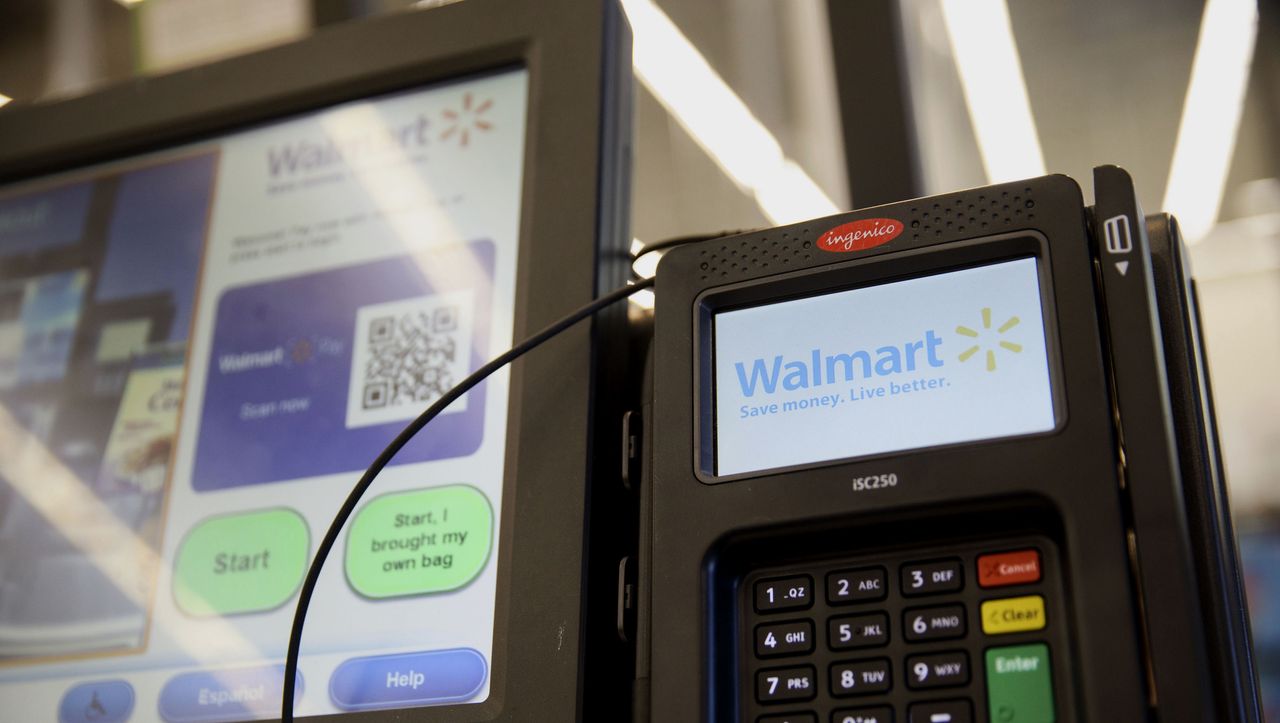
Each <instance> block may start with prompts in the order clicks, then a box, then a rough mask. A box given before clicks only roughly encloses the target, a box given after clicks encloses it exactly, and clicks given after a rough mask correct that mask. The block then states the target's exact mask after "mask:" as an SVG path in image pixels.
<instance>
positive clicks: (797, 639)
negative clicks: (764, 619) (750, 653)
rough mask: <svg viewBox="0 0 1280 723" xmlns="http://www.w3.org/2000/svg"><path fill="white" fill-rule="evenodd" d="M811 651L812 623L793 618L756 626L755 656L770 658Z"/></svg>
mask: <svg viewBox="0 0 1280 723" xmlns="http://www.w3.org/2000/svg"><path fill="white" fill-rule="evenodd" d="M809 652H813V623H812V622H809V621H808V620H793V621H791V622H785V623H769V624H767V625H757V626H756V656H757V657H760V658H771V657H774V656H781V655H801V654H803V653H809Z"/></svg>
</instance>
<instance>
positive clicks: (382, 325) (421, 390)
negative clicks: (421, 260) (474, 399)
mask: <svg viewBox="0 0 1280 723" xmlns="http://www.w3.org/2000/svg"><path fill="white" fill-rule="evenodd" d="M473 313H474V308H473V306H472V295H471V293H470V292H467V291H458V292H450V293H444V294H434V295H432V296H422V297H417V298H413V299H404V300H402V301H392V302H388V303H385V304H373V305H371V306H364V307H361V308H360V309H358V310H357V311H356V328H355V349H354V353H353V354H352V360H351V362H352V363H351V384H350V387H349V391H348V395H347V427H364V426H368V425H371V424H385V423H387V422H394V421H402V420H406V419H412V418H413V417H416V416H418V414H420V413H421V412H422V411H423V410H424V409H426V408H427V407H428V406H429V405H430V404H431V403H432V402H434V401H435V400H437V399H439V398H440V397H441V396H442V395H443V394H444V393H445V392H447V391H449V389H450V388H452V387H453V386H454V385H455V384H457V383H458V382H460V381H462V380H463V379H464V378H466V376H467V374H469V373H470V372H471V327H472V316H473ZM466 408H467V397H466V395H463V396H462V397H461V398H460V399H458V400H457V401H455V402H454V403H453V404H451V405H449V407H448V409H446V410H445V411H444V413H445V414H449V413H455V412H461V411H465V410H466Z"/></svg>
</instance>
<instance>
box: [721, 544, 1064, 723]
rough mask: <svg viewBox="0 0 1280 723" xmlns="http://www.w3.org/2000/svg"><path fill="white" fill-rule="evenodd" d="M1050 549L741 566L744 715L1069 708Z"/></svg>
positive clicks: (1042, 717)
mask: <svg viewBox="0 0 1280 723" xmlns="http://www.w3.org/2000/svg"><path fill="white" fill-rule="evenodd" d="M1056 561H1057V548H1056V545H1055V544H1054V543H1053V542H1051V541H1050V540H1048V539H1046V538H1042V537H1038V536H1035V537H1027V538H1012V539H1001V540H995V541H988V542H965V543H960V544H951V545H940V546H937V547H933V548H915V549H910V548H906V549H901V550H895V551H892V552H890V553H887V554H882V555H875V554H871V555H868V554H861V555H858V556H856V557H854V556H850V557H847V558H843V559H834V560H832V561H829V562H823V563H821V564H813V565H789V566H780V567H773V568H765V569H761V570H758V571H755V572H752V573H750V574H748V575H747V577H746V579H745V580H744V583H745V584H744V585H743V586H742V587H741V588H740V589H742V590H743V592H744V595H743V596H742V598H741V601H742V602H741V607H740V608H739V609H740V611H741V612H740V613H739V614H740V615H741V616H742V620H743V623H744V624H743V625H742V627H741V630H742V631H743V632H742V635H743V636H744V639H743V641H742V643H741V645H742V647H741V649H742V650H743V651H744V654H745V657H744V658H743V659H742V660H741V661H740V663H739V665H740V670H741V671H742V675H744V676H745V677H744V678H743V680H744V681H745V683H746V684H745V685H744V701H743V705H744V709H743V712H744V717H743V720H744V721H747V723H819V722H821V723H826V722H827V721H830V722H831V723H893V722H895V721H897V723H902V722H903V721H906V722H907V723H916V722H919V723H972V721H997V720H998V721H1002V723H1003V722H1004V721H1008V722H1009V723H1018V722H1019V721H1030V720H1036V721H1054V720H1067V719H1069V717H1070V715H1071V710H1070V704H1069V703H1065V704H1064V703H1063V700H1064V698H1066V697H1067V696H1065V695H1063V694H1062V691H1063V690H1069V687H1065V686H1069V685H1070V680H1069V679H1068V676H1069V675H1070V671H1069V667H1068V665H1067V661H1066V656H1067V650H1068V648H1067V640H1068V634H1069V631H1068V630H1067V629H1066V627H1065V619H1066V618H1065V615H1064V612H1065V602H1064V598H1063V591H1062V585H1061V581H1060V580H1059V579H1058V578H1057V577H1056V576H1055V570H1057V569H1059V568H1058V566H1057V562H1056ZM1058 686H1063V687H1058ZM1063 705H1066V706H1067V707H1066V708H1063V707H1062V706H1063Z"/></svg>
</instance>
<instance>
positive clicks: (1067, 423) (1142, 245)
mask: <svg viewBox="0 0 1280 723" xmlns="http://www.w3.org/2000/svg"><path fill="white" fill-rule="evenodd" d="M1095 186H1096V189H1097V206H1096V208H1094V209H1089V208H1086V206H1085V204H1084V201H1083V198H1082V196H1081V192H1080V189H1079V187H1078V186H1077V185H1076V183H1075V182H1074V181H1072V180H1071V179H1069V178H1066V177H1063V176H1047V177H1043V178H1037V179H1031V180H1027V181H1021V182H1015V183H1007V184H1001V185H997V186H991V187H987V188H980V189H974V190H970V191H964V192H960V193H952V194H944V195H941V196H935V197H931V198H924V199H916V200H912V201H904V202H901V203H894V204H888V205H885V206H878V207H875V208H870V209H864V210H860V211H855V212H852V213H848V214H841V215H837V216H832V217H829V218H825V219H816V220H813V221H809V222H806V223H801V224H794V225H790V226H784V227H780V228H776V229H769V230H766V231H760V232H755V233H750V234H743V235H740V236H736V237H731V238H726V239H717V240H715V241H710V242H705V243H700V244H696V245H690V246H687V247H684V248H677V249H675V250H673V251H671V252H670V253H669V254H668V255H667V256H666V257H665V258H664V259H663V260H662V262H661V264H660V265H659V270H658V274H657V279H658V281H657V289H656V294H657V307H656V312H655V318H656V325H655V327H656V329H655V340H654V353H653V361H652V367H651V370H650V373H651V383H652V385H653V395H652V400H651V406H650V407H649V408H648V409H647V410H646V411H647V413H646V417H647V419H646V435H647V444H646V452H647V460H646V463H647V466H646V473H647V474H646V477H645V490H644V492H643V494H642V499H643V500H644V508H643V510H642V517H641V534H642V537H641V547H640V558H641V559H640V566H639V567H640V571H641V575H640V581H639V585H640V595H639V604H640V622H639V625H638V629H639V632H640V634H639V641H638V644H639V646H640V649H639V651H638V655H637V660H638V671H637V675H638V678H639V681H638V686H637V691H638V693H637V695H638V698H639V699H638V700H637V717H638V718H639V719H646V720H654V721H659V720H686V719H690V718H691V717H692V716H693V715H694V714H693V711H697V717H699V718H701V719H703V720H715V721H739V720H755V718H756V716H757V715H760V714H764V713H772V712H779V713H783V712H788V711H787V710H786V708H785V707H783V708H782V709H779V708H778V707H769V706H763V707H762V706H760V705H757V704H756V703H755V701H754V699H753V692H752V691H751V690H750V685H749V683H748V682H746V681H749V680H750V678H749V674H750V671H751V670H755V669H756V668H758V667H759V666H758V665H757V664H755V663H750V662H745V661H749V660H750V659H751V656H752V651H751V650H750V646H749V644H748V639H746V638H744V637H742V630H743V625H744V624H745V623H744V618H745V617H746V616H747V615H748V614H749V612H750V611H749V609H743V608H741V604H742V603H741V602H740V601H741V600H745V599H746V594H747V593H749V591H744V585H745V584H746V583H747V582H749V581H750V580H751V579H754V578H753V577H752V576H753V575H756V576H758V574H757V573H756V571H758V570H761V569H766V570H767V569H769V568H771V567H774V568H778V569H783V568H786V567H787V566H788V565H792V566H795V565H802V564H805V565H810V566H813V567H814V568H815V569H827V567H826V566H830V565H831V564H832V563H833V561H838V560H841V559H845V558H850V559H852V558H855V557H857V556H867V555H875V554H883V555H885V556H886V557H893V556H895V555H900V554H901V552H902V551H903V550H915V551H917V552H914V553H913V554H916V555H917V556H919V557H924V556H927V554H928V553H929V552H930V551H931V550H932V551H938V554H945V552H946V551H947V550H949V549H953V548H957V549H958V548H960V547H963V546H965V545H969V544H971V543H973V542H974V541H976V540H983V541H993V544H998V543H999V541H1000V540H1002V539H1013V538H1016V537H1017V536H1018V535H1028V534H1031V535H1039V536H1042V537H1043V538H1045V539H1047V540H1050V541H1051V543H1052V544H1053V545H1054V546H1056V550H1057V555H1058V559H1057V565H1058V567H1059V569H1058V570H1056V571H1048V572H1047V573H1046V574H1047V575H1050V574H1051V575H1057V579H1058V580H1059V581H1060V582H1061V590H1062V595H1063V596H1064V597H1063V600H1062V602H1061V603H1060V604H1061V605H1062V606H1063V610H1061V611H1059V622H1058V624H1057V627H1054V626H1050V627H1049V628H1048V629H1046V631H1045V632H1044V634H1043V636H1042V637H1048V638H1050V639H1053V638H1055V636H1061V638H1060V640H1061V642H1057V643H1053V645H1054V652H1053V666H1054V671H1055V672H1054V691H1055V700H1056V706H1057V716H1058V720H1088V721H1139V720H1161V721H1203V720H1224V721H1225V720H1240V721H1244V720H1255V719H1256V717H1257V714H1258V710H1259V709H1258V707H1257V695H1256V688H1255V686H1254V685H1253V677H1252V676H1253V673H1252V667H1251V662H1250V655H1249V640H1248V634H1247V624H1246V623H1245V620H1246V619H1247V618H1245V616H1244V609H1243V595H1242V593H1241V586H1240V582H1239V571H1238V563H1237V560H1236V555H1235V548H1234V544H1235V543H1234V539H1233V538H1232V537H1231V531H1230V516H1229V513H1228V512H1227V507H1226V499H1225V491H1224V489H1225V488H1224V487H1223V484H1222V479H1221V471H1220V462H1219V460H1218V456H1217V448H1216V441H1215V438H1214V435H1215V432H1214V431H1213V429H1212V405H1211V402H1210V399H1209V394H1208V388H1207V381H1206V376H1205V372H1204V366H1203V356H1202V354H1201V352H1200V351H1199V343H1198V320H1197V319H1196V317H1195V310H1194V295H1193V291H1192V290H1191V288H1190V283H1189V281H1188V278H1189V277H1188V276H1187V275H1186V272H1185V269H1184V268H1183V266H1182V265H1181V262H1180V260H1179V259H1180V258H1181V257H1180V256H1179V255H1178V254H1179V253H1180V252H1179V251H1178V250H1177V248H1178V246H1177V243H1178V242H1177V239H1176V234H1175V232H1173V231H1171V230H1170V229H1171V226H1170V224H1169V223H1168V222H1167V221H1166V222H1162V221H1161V219H1154V220H1153V222H1152V223H1153V224H1154V225H1155V226H1157V227H1159V228H1161V229H1163V230H1162V233H1163V235H1164V242H1163V244H1162V245H1161V249H1162V250H1161V251H1159V252H1156V251H1151V252H1148V251H1147V245H1146V244H1147V241H1146V233H1145V219H1144V217H1143V216H1142V215H1141V213H1140V211H1139V210H1138V209H1137V205H1136V200H1135V197H1134V193H1133V188H1132V183H1131V181H1130V180H1129V179H1128V176H1127V174H1124V172H1123V171H1121V170H1120V169H1117V168H1114V167H1106V168H1100V169H1098V170H1097V171H1096V181H1095ZM1104 214H1105V215H1104ZM1117 214H1125V215H1127V217H1128V219H1129V220H1130V222H1129V226H1130V228H1131V229H1132V231H1133V235H1134V237H1135V238H1134V239H1133V248H1132V249H1131V250H1130V251H1129V252H1127V253H1131V254H1132V258H1131V259H1129V260H1130V262H1131V263H1130V264H1129V265H1128V266H1126V267H1125V273H1121V272H1120V271H1119V270H1118V269H1114V268H1113V269H1111V270H1110V271H1108V268H1107V263H1109V262H1110V261H1114V259H1107V258H1105V255H1106V249H1107V248H1108V246H1107V244H1106V243H1105V239H1104V240H1100V239H1103V237H1104V236H1105V233H1106V231H1105V229H1104V228H1103V225H1102V223H1103V221H1105V220H1106V219H1108V218H1112V217H1114V216H1115V215H1117ZM877 218H878V219H893V220H896V221H899V222H901V223H902V225H903V231H902V233H901V234H900V235H899V236H897V237H896V238H894V239H892V240H890V241H889V242H887V243H884V244H882V245H878V246H874V247H871V248H867V249H864V250H860V251H855V252H852V253H831V252H828V251H826V250H824V249H822V248H821V247H819V246H818V244H817V242H818V239H819V237H821V236H822V234H823V233H824V232H826V231H827V230H829V229H832V228H835V227H837V226H840V225H842V224H846V223H850V222H853V221H856V220H861V219H877ZM1139 236H1140V238H1138V237H1139ZM1027 255H1034V256H1035V257H1036V258H1037V259H1039V261H1040V262H1041V263H1040V264H1039V267H1040V270H1041V275H1042V278H1041V293H1042V300H1043V306H1044V315H1045V319H1046V340H1047V348H1048V353H1049V360H1050V361H1049V366H1050V375H1051V377H1052V378H1053V380H1054V384H1055V393H1056V397H1055V412H1056V427H1055V428H1054V429H1053V430H1052V431H1050V432H1046V433H1040V434H1032V435H1026V436H1021V437H1013V438H1001V439H994V440H986V441H980V442H975V443H967V444H956V445H949V446H943V447H933V448H926V449H917V450H912V451H907V452H899V453H891V454H881V455H875V456H870V457H860V458H850V459H845V460H833V461H826V462H820V463H815V464H805V465H800V466H797V467H791V468H783V469H773V470H766V471H763V472H754V473H749V474H740V475H734V476H727V477H720V476H716V474H715V469H714V464H712V463H711V462H709V460H712V459H713V457H714V455H713V454H712V452H713V450H714V431H713V430H714V418H713V415H712V414H710V413H709V409H708V407H707V404H708V402H707V400H708V399H709V398H710V396H711V395H710V394H709V392H708V387H709V384H710V382H709V379H710V376H711V374H710V370H711V367H710V364H711V362H710V359H711V351H710V349H709V346H710V340H711V330H710V323H709V319H710V318H711V314H712V312H714V310H715V309H717V308H720V307H722V306H735V305H750V304H756V303H762V302H766V301H771V300H782V299H786V298H793V297H797V296H805V295H809V294H815V293H820V292H821V291H825V290H836V289H840V288H849V287H857V286H862V285H868V284H872V283H878V282H881V281H886V280H897V279H902V278H907V277H911V276H918V275H925V274H931V273H937V272H943V271H947V270H951V269H957V268H962V267H965V266H968V265H974V264H979V263H982V262H991V261H997V260H1000V259H1012V258H1016V257H1019V256H1027ZM1153 259H1154V263H1155V264H1156V266H1157V268H1162V269H1163V271H1164V273H1163V274H1157V278H1158V279H1159V281H1160V283H1157V282H1153V281H1152V280H1151V279H1152V276H1151V271H1150V268H1151V264H1152V263H1153ZM1162 264H1163V267H1162V266H1161V265H1162ZM1109 273H1110V274H1111V277H1109V276H1108V274H1109ZM1112 277H1114V278H1112ZM1144 282H1145V283H1144ZM1117 284H1119V286H1118V287H1117ZM1113 287H1116V288H1113ZM1157 307H1158V310H1157ZM1162 320H1164V326H1165V327H1167V330H1165V331H1164V332H1163V333H1162V329H1161V326H1162V324H1161V321H1162ZM1175 353H1176V355H1177V358H1176V359H1172V357H1173V356H1174V355H1175ZM1164 354H1167V355H1168V356H1169V357H1170V358H1171V360H1170V361H1166V359H1165V357H1164ZM1171 389H1172V393H1171V391H1170V390H1171ZM1171 394H1172V398H1173V399H1174V400H1176V401H1175V402H1174V403H1173V404H1172V405H1171V404H1170V402H1169V399H1170V397H1171ZM1175 430H1176V434H1177V436H1178V438H1179V441H1180V442H1181V444H1179V442H1178V441H1175ZM1180 449H1182V450H1185V452H1180V451H1179V450H1180ZM1135 457H1136V459H1135ZM1153 460H1154V461H1153ZM890 473H892V474H895V475H897V479H898V480H899V482H898V484H896V485H895V486H892V487H887V488H882V489H876V490H874V491H873V492H868V491H865V490H862V491H859V490H857V489H856V487H857V486H856V485H851V480H853V479H855V478H861V477H867V476H871V475H884V474H890ZM1188 520H1190V522H1188ZM965 549H967V548H965ZM897 559H901V558H897ZM890 578H891V579H892V578H893V574H892V572H891V574H890ZM966 594H967V593H966ZM1046 597H1051V594H1049V593H1048V592H1046ZM976 600H977V599H976V598H975V604H976ZM749 607H750V606H749V605H748V608H749ZM1064 618H1065V619H1064ZM1051 619H1052V618H1051ZM820 624H821V623H820ZM1174 626H1176V627H1177V631H1176V632H1175V631H1174ZM1064 628H1065V631H1064ZM891 639H892V638H891ZM1067 641H1069V642H1067ZM989 644H994V642H992V643H989ZM890 649H894V650H897V648H895V647H894V643H892V642H891V643H890ZM1210 649H1211V650H1213V651H1214V652H1213V653H1212V654H1209V653H1207V652H1206V651H1207V650H1210ZM868 654H874V651H872V653H868ZM817 655H818V658H817V660H818V661H819V662H821V661H824V660H826V658H825V657H824V654H823V653H821V651H819V653H817ZM977 668H978V666H975V672H977ZM822 678H823V675H822V673H821V672H819V675H818V679H819V681H820V682H821V680H822ZM961 692H962V693H964V694H966V695H970V696H973V697H974V698H975V707H974V715H975V720H987V711H986V706H985V702H984V701H983V700H982V695H983V692H982V687H981V685H980V684H978V682H976V681H975V682H974V683H971V684H970V687H968V688H966V689H964V690H963V691H961ZM915 699H916V698H912V697H911V694H910V691H907V690H905V687H904V686H896V687H894V688H893V689H892V690H891V691H889V692H888V693H886V694H884V695H881V696H878V697H877V698H875V699H874V702H875V703H877V704H880V703H881V702H883V703H887V704H891V705H893V706H895V710H896V711H897V715H898V716H902V717H905V715H906V711H905V706H906V702H907V701H908V700H915ZM855 702H856V701H855ZM800 707H805V706H804V705H803V704H801V705H800ZM828 708H830V706H827V707H823V705H818V706H817V708H816V710H815V712H816V713H817V714H818V719H819V720H825V718H826V717H827V716H828V714H830V713H831V712H832V710H829V709H828ZM837 708H838V706H837Z"/></svg>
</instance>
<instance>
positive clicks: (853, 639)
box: [827, 613, 889, 650]
mask: <svg viewBox="0 0 1280 723" xmlns="http://www.w3.org/2000/svg"><path fill="white" fill-rule="evenodd" d="M888 642H889V616H888V615H887V614H885V613H868V614H866V615H845V616H841V617H835V618H831V619H830V620H829V621H827V644H828V645H830V646H831V649H832V650H852V649H854V648H874V647H877V646H880V645H884V644H886V643H888Z"/></svg>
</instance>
